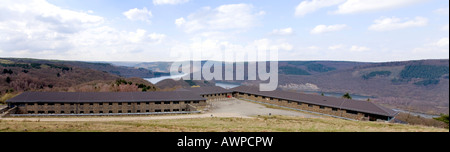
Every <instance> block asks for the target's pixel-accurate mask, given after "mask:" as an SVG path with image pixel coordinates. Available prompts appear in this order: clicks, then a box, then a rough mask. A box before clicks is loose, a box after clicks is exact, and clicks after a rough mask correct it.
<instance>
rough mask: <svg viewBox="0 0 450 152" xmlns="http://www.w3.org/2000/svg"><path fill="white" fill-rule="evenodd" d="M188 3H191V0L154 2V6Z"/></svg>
mask: <svg viewBox="0 0 450 152" xmlns="http://www.w3.org/2000/svg"><path fill="white" fill-rule="evenodd" d="M187 2H189V0H153V4H154V5H176V4H183V3H187Z"/></svg>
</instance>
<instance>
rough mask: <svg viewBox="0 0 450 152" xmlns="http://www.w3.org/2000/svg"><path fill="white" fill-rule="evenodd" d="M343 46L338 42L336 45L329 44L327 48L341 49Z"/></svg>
mask: <svg viewBox="0 0 450 152" xmlns="http://www.w3.org/2000/svg"><path fill="white" fill-rule="evenodd" d="M344 47H345V46H344V45H342V44H338V45H333V46H329V47H328V49H330V50H340V49H342V48H344Z"/></svg>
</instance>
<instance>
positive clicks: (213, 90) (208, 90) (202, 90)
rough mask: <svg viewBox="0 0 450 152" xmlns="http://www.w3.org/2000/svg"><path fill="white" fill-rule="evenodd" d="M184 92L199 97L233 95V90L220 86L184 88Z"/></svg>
mask: <svg viewBox="0 0 450 152" xmlns="http://www.w3.org/2000/svg"><path fill="white" fill-rule="evenodd" d="M182 90H188V91H191V92H193V93H196V94H199V95H207V94H218V93H233V90H227V89H224V88H222V87H219V86H204V87H194V88H183V89H180V91H182Z"/></svg>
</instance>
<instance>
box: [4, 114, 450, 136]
mask: <svg viewBox="0 0 450 152" xmlns="http://www.w3.org/2000/svg"><path fill="white" fill-rule="evenodd" d="M448 131H449V130H448V129H442V128H432V127H425V126H412V125H401V124H391V123H380V122H360V121H349V120H341V119H334V118H300V117H288V116H270V117H269V116H260V117H255V118H251V119H248V118H198V119H167V120H150V121H112V122H107V121H106V122H41V121H11V120H7V121H6V120H0V132H448Z"/></svg>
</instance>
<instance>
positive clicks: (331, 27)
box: [311, 24, 347, 34]
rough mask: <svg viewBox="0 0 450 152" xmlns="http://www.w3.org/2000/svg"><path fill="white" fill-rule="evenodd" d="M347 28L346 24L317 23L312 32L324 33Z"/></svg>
mask: <svg viewBox="0 0 450 152" xmlns="http://www.w3.org/2000/svg"><path fill="white" fill-rule="evenodd" d="M345 28H347V25H345V24H336V25H328V26H327V25H317V26H316V27H315V28H314V29H312V30H311V34H322V33H327V32H336V31H340V30H343V29H345Z"/></svg>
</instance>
